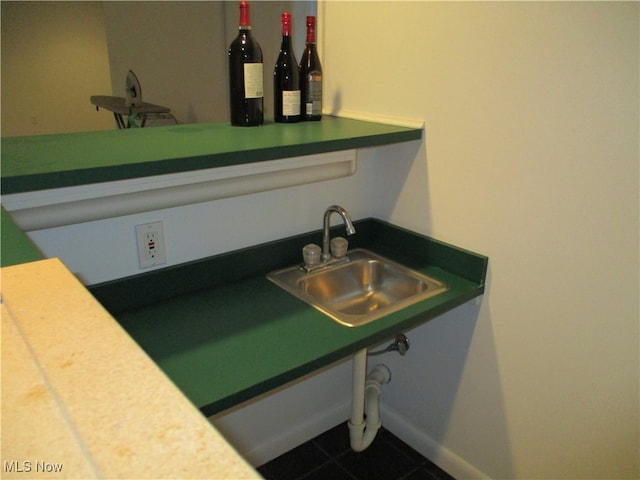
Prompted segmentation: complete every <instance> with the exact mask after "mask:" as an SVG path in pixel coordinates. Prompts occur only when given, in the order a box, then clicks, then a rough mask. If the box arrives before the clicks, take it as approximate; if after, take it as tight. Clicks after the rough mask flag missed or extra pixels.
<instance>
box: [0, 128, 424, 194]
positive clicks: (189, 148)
mask: <svg viewBox="0 0 640 480" xmlns="http://www.w3.org/2000/svg"><path fill="white" fill-rule="evenodd" d="M421 138H422V130H421V129H419V128H409V127H399V126H394V125H386V124H381V123H373V122H365V121H360V120H351V119H346V118H339V117H326V116H325V117H323V119H322V120H321V121H319V122H301V123H295V124H280V123H278V124H276V123H265V124H264V125H262V126H260V127H232V126H231V125H229V124H228V123H202V124H187V125H177V126H175V125H174V126H165V127H153V128H136V129H127V130H109V131H99V132H78V133H70V134H62V135H37V136H28V137H7V138H3V139H2V182H1V187H2V193H3V194H5V195H6V194H11V193H20V192H29V191H36V190H44V189H50V188H61V187H69V186H75V185H85V184H92V183H99V182H109V181H116V180H126V179H132V178H141V177H147V176H152V175H163V174H170V173H180V172H187V171H193V170H202V169H208V168H216V167H225V166H230V165H240V164H244V163H253V162H260V161H267V160H275V159H279V158H288V157H297V156H303V155H311V154H318V153H326V152H334V151H340V150H349V149H357V148H365V147H373V146H379V145H387V144H392V143H399V142H406V141H411V140H419V139H421Z"/></svg>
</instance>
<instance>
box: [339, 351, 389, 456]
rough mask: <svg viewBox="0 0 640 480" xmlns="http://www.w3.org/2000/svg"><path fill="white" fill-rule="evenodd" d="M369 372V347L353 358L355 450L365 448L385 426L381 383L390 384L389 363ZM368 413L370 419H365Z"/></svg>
mask: <svg viewBox="0 0 640 480" xmlns="http://www.w3.org/2000/svg"><path fill="white" fill-rule="evenodd" d="M366 371H367V349H366V348H364V349H362V350H360V351H358V352H357V353H356V354H355V355H354V357H353V397H352V404H351V419H350V420H349V437H350V440H351V449H352V450H354V451H356V452H361V451H363V450H365V449H366V448H367V447H368V446H369V445H371V442H373V439H374V438H376V434H377V433H378V430H379V429H380V427H381V426H382V422H381V421H380V395H381V394H382V389H381V388H380V385H382V384H384V383H389V381H390V380H391V371H390V370H389V369H388V368H387V366H386V365H377V366H376V367H375V368H374V369H373V370H371V372H370V373H369V375H366ZM365 413H366V419H365Z"/></svg>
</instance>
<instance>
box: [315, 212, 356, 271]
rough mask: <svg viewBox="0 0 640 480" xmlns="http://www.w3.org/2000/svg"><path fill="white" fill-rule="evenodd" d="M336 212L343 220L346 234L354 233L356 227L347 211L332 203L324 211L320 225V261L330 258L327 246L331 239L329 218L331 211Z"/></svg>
mask: <svg viewBox="0 0 640 480" xmlns="http://www.w3.org/2000/svg"><path fill="white" fill-rule="evenodd" d="M334 212H335V213H337V214H338V215H340V216H341V217H342V220H343V221H344V225H345V227H346V229H347V235H353V234H354V233H356V228H355V227H354V226H353V222H352V221H351V217H350V216H349V214H348V213H347V211H346V210H345V209H344V208H342V207H341V206H340V205H332V206H330V207H329V208H327V210H326V211H325V212H324V222H323V225H322V257H321V258H322V261H323V262H326V261H328V260H329V259H331V249H330V247H329V243H330V241H331V238H330V233H329V226H330V224H329V219H330V218H331V214H332V213H334Z"/></svg>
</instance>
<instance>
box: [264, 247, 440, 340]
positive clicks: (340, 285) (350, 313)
mask: <svg viewBox="0 0 640 480" xmlns="http://www.w3.org/2000/svg"><path fill="white" fill-rule="evenodd" d="M347 256H348V257H349V261H348V262H347V263H343V264H339V265H332V266H329V267H327V268H325V269H322V270H319V271H314V272H311V273H307V272H306V271H305V270H303V269H302V268H301V267H300V266H299V265H296V266H293V267H289V268H286V269H284V270H277V271H275V272H271V273H269V274H268V275H267V278H268V279H269V280H271V281H272V282H274V283H275V284H276V285H278V286H280V287H282V288H283V289H285V290H286V291H288V292H289V293H292V294H293V295H295V296H296V297H298V298H299V299H301V300H304V301H305V302H307V303H308V304H310V305H311V306H313V307H314V308H316V309H317V310H319V311H321V312H322V313H324V314H326V315H328V316H329V317H331V318H332V319H333V320H335V321H336V322H338V323H340V324H342V325H346V326H348V327H357V326H360V325H365V324H367V323H369V322H372V321H374V320H376V319H378V318H380V317H383V316H385V315H388V314H390V313H393V312H397V311H398V310H401V309H402V308H405V307H408V306H409V305H413V304H414V303H417V302H419V301H421V300H425V299H427V298H430V297H432V296H434V295H437V294H438V293H442V292H444V291H446V290H447V287H446V286H445V285H444V284H443V283H442V282H440V281H438V280H435V279H433V278H431V277H428V276H426V275H423V274H421V273H419V272H416V271H414V270H411V269H410V268H407V267H405V266H403V265H400V264H398V263H395V262H392V261H391V260H388V259H386V258H384V257H381V256H379V255H376V254H375V253H372V252H370V251H368V250H364V249H356V250H351V251H349V253H348V255H347Z"/></svg>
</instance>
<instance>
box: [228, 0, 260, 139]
mask: <svg viewBox="0 0 640 480" xmlns="http://www.w3.org/2000/svg"><path fill="white" fill-rule="evenodd" d="M229 99H230V106H231V124H232V125H237V126H246V127H249V126H255V125H262V124H263V123H264V88H263V65H262V49H261V48H260V45H259V44H258V42H257V41H256V40H255V38H253V36H252V35H251V21H250V17H249V2H240V26H239V29H238V36H237V37H236V38H235V40H234V41H233V42H231V45H230V46H229Z"/></svg>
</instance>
